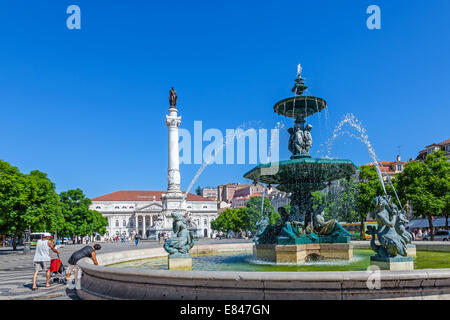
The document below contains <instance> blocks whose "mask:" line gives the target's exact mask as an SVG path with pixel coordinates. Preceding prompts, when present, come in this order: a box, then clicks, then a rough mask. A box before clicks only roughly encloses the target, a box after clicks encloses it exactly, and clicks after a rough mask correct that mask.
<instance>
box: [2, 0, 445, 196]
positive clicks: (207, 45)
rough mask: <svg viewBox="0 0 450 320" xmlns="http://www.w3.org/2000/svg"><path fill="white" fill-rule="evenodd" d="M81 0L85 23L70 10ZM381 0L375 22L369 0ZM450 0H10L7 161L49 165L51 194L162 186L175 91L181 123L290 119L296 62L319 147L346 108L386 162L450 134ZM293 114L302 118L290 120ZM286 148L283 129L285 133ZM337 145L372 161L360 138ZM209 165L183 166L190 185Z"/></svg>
mask: <svg viewBox="0 0 450 320" xmlns="http://www.w3.org/2000/svg"><path fill="white" fill-rule="evenodd" d="M71 4H76V5H79V6H80V8H81V18H82V22H81V30H68V29H67V28H66V18H67V17H68V15H67V14H66V8H67V7H68V6H69V5H71ZM371 4H377V5H379V6H380V8H381V19H382V24H381V27H382V28H381V30H368V29H367V28H366V19H367V17H368V15H367V14H366V8H367V7H368V6H369V5H371ZM449 13H450V1H448V0H432V1H423V0H415V1H406V0H389V1H381V0H370V1H365V0H355V1H350V0H349V1H335V0H321V1H310V0H309V1H305V0H295V1H281V0H280V1H261V0H259V1H242V0H241V1H234V0H233V1H232V0H228V1H211V0H204V1H185V0H174V1H138V0H127V1H84V0H83V1H82V0H71V1H63V0H58V1H54V0H52V1H44V0H39V1H3V2H2V3H1V6H0V40H1V46H0V111H1V113H0V114H1V126H0V137H1V139H0V159H3V160H6V161H8V162H10V163H12V164H14V165H16V166H18V167H19V168H20V169H21V170H22V171H23V172H29V171H30V170H33V169H39V170H41V171H44V172H46V173H48V175H49V177H50V178H51V179H52V180H53V181H54V182H55V183H56V187H57V191H58V192H60V191H63V190H66V189H69V188H77V187H79V188H81V189H83V190H84V191H85V192H86V194H87V195H88V196H90V197H94V196H98V195H101V194H106V193H109V192H113V191H116V190H158V189H160V190H164V189H165V188H166V186H167V181H166V172H167V171H166V170H167V127H166V126H165V124H164V119H165V114H166V113H167V107H168V91H169V89H170V87H171V86H172V85H174V86H175V88H176V89H177V92H178V95H179V99H178V105H179V110H180V114H181V116H182V125H181V126H182V127H184V128H186V129H189V130H192V128H193V123H194V121H195V120H202V121H203V127H204V128H205V129H207V128H218V129H220V130H223V131H224V132H225V129H227V128H235V127H237V126H239V125H241V124H243V123H248V122H249V121H261V123H263V125H264V126H265V127H267V128H270V127H273V126H274V124H275V123H276V122H277V121H280V120H283V118H282V117H281V116H278V115H276V114H275V113H274V112H273V110H272V107H273V105H274V103H275V102H276V101H278V100H280V99H282V98H285V97H287V96H290V95H291V92H290V89H291V87H292V85H293V80H294V78H295V72H296V65H297V64H298V63H302V65H303V67H304V72H303V75H304V76H305V77H306V78H307V80H306V84H307V85H308V86H309V87H310V89H309V94H311V95H316V96H319V97H322V98H324V99H326V100H327V102H328V108H329V110H328V111H329V116H328V118H325V116H324V115H323V114H322V115H321V117H320V118H319V116H318V115H315V116H313V117H311V119H309V120H310V121H311V123H312V124H313V125H314V129H313V138H314V145H313V149H312V154H313V156H321V155H324V152H323V149H324V146H323V145H322V146H321V144H323V143H325V142H326V141H327V139H328V138H329V137H330V136H331V134H332V131H333V128H334V127H335V126H336V124H337V123H338V122H339V121H340V120H341V119H342V117H343V116H344V114H345V113H347V112H352V113H354V114H355V115H356V117H357V118H358V119H360V120H361V121H362V122H363V124H364V126H365V128H366V129H367V131H368V134H369V138H370V140H371V141H372V144H373V146H374V148H375V150H376V152H377V155H378V157H379V158H380V159H382V160H393V159H394V158H395V156H396V154H397V150H398V148H397V147H398V146H399V145H400V146H401V155H402V157H403V158H409V157H413V158H415V156H416V155H417V152H418V151H419V150H420V149H422V148H423V147H424V146H425V145H428V144H431V143H433V142H440V141H442V140H445V139H447V138H450V137H449V133H450V130H449V118H450V117H449V116H450V111H449V110H450V105H449V104H450V103H449V88H450V80H449V71H450V59H449V53H450V19H449ZM284 122H285V124H286V125H289V126H290V125H291V124H292V122H293V120H291V119H284ZM280 138H281V145H280V149H281V150H280V152H281V155H280V157H281V159H288V157H289V152H288V150H287V140H288V134H287V133H286V132H284V133H283V134H282V135H281V137H280ZM332 155H333V156H335V157H341V158H348V159H351V160H353V161H354V162H355V164H357V165H361V164H364V163H367V162H370V161H371V160H370V157H369V154H368V152H367V150H366V148H365V147H364V145H362V143H361V142H359V141H356V140H352V139H351V138H345V137H342V138H340V139H338V140H337V141H336V143H335V145H334V148H333V154H332ZM198 167H199V165H194V164H192V165H182V166H181V171H182V187H183V188H186V187H187V185H188V184H189V182H190V180H191V179H192V177H193V176H194V174H195V172H196V171H197V169H198ZM252 167H253V165H213V166H211V167H209V168H207V169H206V170H205V172H204V173H203V175H202V176H201V177H200V178H199V180H198V181H197V183H196V185H195V186H197V185H200V186H205V185H214V186H215V185H218V184H221V183H226V182H231V181H239V182H245V180H244V179H243V178H242V175H243V174H244V173H245V172H247V171H248V170H250V169H251V168H252Z"/></svg>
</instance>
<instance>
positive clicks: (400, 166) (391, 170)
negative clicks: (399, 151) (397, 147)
mask: <svg viewBox="0 0 450 320" xmlns="http://www.w3.org/2000/svg"><path fill="white" fill-rule="evenodd" d="M407 163H408V162H406V161H402V160H401V157H400V156H397V158H396V160H395V161H378V164H379V166H380V171H381V174H382V176H383V179H384V180H386V179H387V177H388V176H389V177H390V178H392V177H394V176H395V175H396V174H397V173H400V172H402V171H403V170H404V169H405V165H406V164H407ZM373 165H374V163H373V162H371V163H368V164H366V166H373Z"/></svg>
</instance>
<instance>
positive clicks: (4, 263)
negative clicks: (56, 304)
mask: <svg viewBox="0 0 450 320" xmlns="http://www.w3.org/2000/svg"><path fill="white" fill-rule="evenodd" d="M248 241H250V240H234V239H232V240H225V239H223V240H215V239H214V240H212V239H200V240H198V241H197V243H198V244H212V243H215V244H219V243H230V242H234V243H236V242H248ZM100 244H101V245H102V249H101V250H100V251H99V254H101V253H107V252H114V251H124V250H135V249H145V248H155V247H158V246H161V244H158V242H157V241H141V242H140V243H139V245H138V246H136V245H135V244H134V241H133V242H132V241H128V242H125V243H121V242H119V243H100ZM84 246H85V244H79V245H77V244H75V245H73V244H69V245H65V246H64V247H63V248H60V252H61V254H60V258H61V260H62V262H63V264H64V266H65V267H67V266H68V263H67V261H68V259H69V257H70V255H71V254H72V253H73V252H75V251H76V250H78V249H80V248H82V247H84ZM50 255H51V257H52V258H56V254H55V253H54V252H52V251H50ZM33 258H34V249H32V251H31V253H30V254H29V255H24V254H23V248H22V247H19V248H18V251H16V252H13V251H12V249H11V248H0V300H77V299H78V297H77V295H76V291H75V290H74V289H71V287H74V286H73V285H70V284H68V285H66V284H52V285H51V287H49V288H46V287H45V273H44V272H42V271H41V272H40V273H39V274H38V277H37V281H36V284H37V286H38V288H39V289H38V290H36V291H32V290H31V286H32V277H33V272H34V266H33Z"/></svg>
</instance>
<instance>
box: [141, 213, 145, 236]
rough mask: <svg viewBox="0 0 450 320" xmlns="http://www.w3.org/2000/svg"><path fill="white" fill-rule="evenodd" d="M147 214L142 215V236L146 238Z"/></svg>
mask: <svg viewBox="0 0 450 320" xmlns="http://www.w3.org/2000/svg"><path fill="white" fill-rule="evenodd" d="M145 231H146V230H145V215H142V238H145V236H146V235H145Z"/></svg>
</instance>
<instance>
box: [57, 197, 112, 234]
mask: <svg viewBox="0 0 450 320" xmlns="http://www.w3.org/2000/svg"><path fill="white" fill-rule="evenodd" d="M60 198H61V203H62V212H63V214H64V219H65V224H64V229H63V233H64V234H65V235H71V236H86V235H93V234H94V233H95V232H97V233H99V234H105V232H106V226H107V225H108V219H107V218H105V217H103V216H102V215H101V214H100V213H99V212H97V211H94V210H89V206H90V205H91V200H90V199H88V198H86V196H85V195H84V193H83V191H82V190H81V189H74V190H68V191H64V192H61V194H60Z"/></svg>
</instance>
